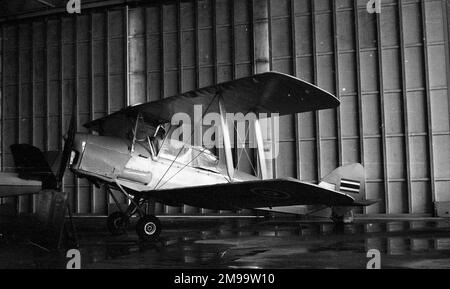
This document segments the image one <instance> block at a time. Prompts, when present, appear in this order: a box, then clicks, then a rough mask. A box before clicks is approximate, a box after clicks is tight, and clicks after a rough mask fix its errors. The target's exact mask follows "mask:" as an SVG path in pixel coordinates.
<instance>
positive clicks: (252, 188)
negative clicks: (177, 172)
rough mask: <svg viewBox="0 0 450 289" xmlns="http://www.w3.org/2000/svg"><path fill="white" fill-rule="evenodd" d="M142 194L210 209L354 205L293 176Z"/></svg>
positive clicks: (349, 200)
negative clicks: (291, 177)
mask: <svg viewBox="0 0 450 289" xmlns="http://www.w3.org/2000/svg"><path fill="white" fill-rule="evenodd" d="M143 197H144V198H155V199H156V200H158V201H161V202H163V203H166V204H169V205H174V206H178V205H180V204H187V205H190V206H195V207H201V208H208V209H214V210H234V209H251V208H262V207H278V206H292V205H313V204H323V205H328V206H352V205H355V203H354V199H353V198H352V197H351V196H349V195H346V194H343V193H340V192H336V191H333V190H328V189H324V188H322V187H319V186H317V185H314V184H309V183H304V182H301V181H299V180H296V179H272V180H258V181H246V182H236V183H225V184H215V185H207V186H198V187H185V188H176V189H164V190H155V191H147V192H143Z"/></svg>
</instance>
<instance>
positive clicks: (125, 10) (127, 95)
mask: <svg viewBox="0 0 450 289" xmlns="http://www.w3.org/2000/svg"><path fill="white" fill-rule="evenodd" d="M128 13H129V9H128V5H125V7H124V8H123V18H124V20H123V21H124V31H123V33H124V35H123V37H124V46H125V51H124V58H125V72H124V74H125V101H124V107H127V106H129V105H130V40H129V33H130V29H129V23H128V22H129V17H128Z"/></svg>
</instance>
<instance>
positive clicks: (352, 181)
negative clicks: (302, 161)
mask: <svg viewBox="0 0 450 289" xmlns="http://www.w3.org/2000/svg"><path fill="white" fill-rule="evenodd" d="M364 181H365V175H364V167H363V166H362V165H361V164H358V163H356V164H351V165H346V166H342V167H339V168H337V169H335V170H334V171H332V172H331V173H330V174H329V175H327V176H326V177H324V178H323V179H322V181H321V182H320V184H319V186H322V187H325V188H333V189H334V190H336V191H339V192H342V193H345V194H349V195H351V196H352V197H354V198H355V199H356V200H359V199H363V198H364V189H365V182H364Z"/></svg>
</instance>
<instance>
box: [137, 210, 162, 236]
mask: <svg viewBox="0 0 450 289" xmlns="http://www.w3.org/2000/svg"><path fill="white" fill-rule="evenodd" d="M149 230H150V231H149ZM136 233H137V235H138V236H139V238H140V239H141V240H142V241H146V242H151V241H156V240H157V239H158V238H159V234H161V221H160V220H159V219H158V218H157V217H155V216H153V215H144V216H143V217H142V218H140V219H139V221H138V222H137V224H136Z"/></svg>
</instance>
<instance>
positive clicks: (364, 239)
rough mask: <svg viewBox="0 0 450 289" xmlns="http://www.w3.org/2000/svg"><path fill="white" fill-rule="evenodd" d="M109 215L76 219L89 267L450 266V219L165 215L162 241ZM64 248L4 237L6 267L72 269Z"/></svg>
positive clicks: (1, 263)
mask: <svg viewBox="0 0 450 289" xmlns="http://www.w3.org/2000/svg"><path fill="white" fill-rule="evenodd" d="M104 222H105V218H77V219H76V220H75V225H76V228H77V231H78V235H79V243H80V251H81V264H82V268H267V269H271V268H366V264H367V262H368V261H369V260H370V258H368V257H367V252H368V250H370V249H377V250H379V251H380V253H381V268H386V269H387V268H447V269H448V268H450V220H449V219H414V220H386V219H381V220H369V219H363V220H357V221H356V222H355V223H354V224H346V225H336V224H334V223H332V222H328V221H299V220H295V219H284V220H280V219H271V220H265V219H254V218H248V219H238V218H227V219H204V218H199V219H194V218H187V219H186V218H173V219H169V218H164V219H162V223H163V226H164V228H163V232H162V234H161V237H160V240H159V241H158V242H155V243H142V242H139V241H138V238H137V236H136V234H135V232H134V226H133V224H132V225H131V226H130V230H129V231H128V234H127V235H123V236H115V237H113V236H110V235H109V233H108V232H107V231H106V229H105V224H104ZM66 262H67V259H66V258H65V251H64V252H63V251H61V252H60V253H49V252H47V251H45V250H43V249H41V248H39V247H37V246H36V245H33V244H31V243H29V242H27V241H24V240H17V239H12V238H11V237H9V236H7V235H5V234H3V235H0V268H65V264H66Z"/></svg>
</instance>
